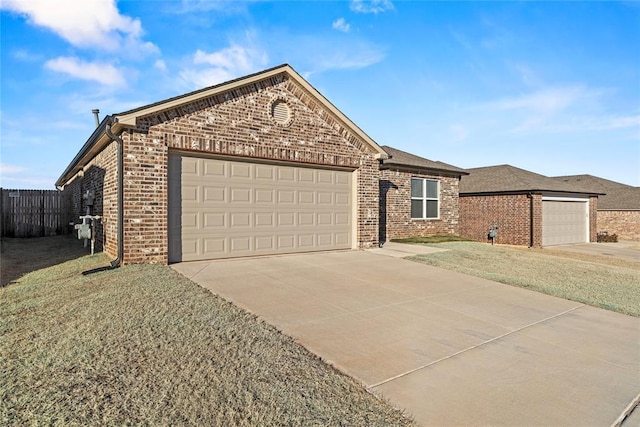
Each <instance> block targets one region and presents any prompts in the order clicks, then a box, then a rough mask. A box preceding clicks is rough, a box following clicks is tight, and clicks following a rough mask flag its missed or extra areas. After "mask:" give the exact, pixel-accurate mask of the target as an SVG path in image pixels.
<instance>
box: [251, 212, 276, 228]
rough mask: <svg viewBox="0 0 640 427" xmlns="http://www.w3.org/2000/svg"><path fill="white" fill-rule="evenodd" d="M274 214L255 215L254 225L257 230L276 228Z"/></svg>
mask: <svg viewBox="0 0 640 427" xmlns="http://www.w3.org/2000/svg"><path fill="white" fill-rule="evenodd" d="M274 216H275V214H274V213H271V212H269V213H254V224H255V226H256V228H260V227H269V228H271V227H273V226H274Z"/></svg>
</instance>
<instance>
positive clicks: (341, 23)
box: [332, 18, 351, 33]
mask: <svg viewBox="0 0 640 427" xmlns="http://www.w3.org/2000/svg"><path fill="white" fill-rule="evenodd" d="M332 26H333V29H334V30H338V31H342V32H343V33H348V32H349V31H350V30H351V25H349V24H347V21H345V20H344V18H338V19H336V20H335V21H333V24H332Z"/></svg>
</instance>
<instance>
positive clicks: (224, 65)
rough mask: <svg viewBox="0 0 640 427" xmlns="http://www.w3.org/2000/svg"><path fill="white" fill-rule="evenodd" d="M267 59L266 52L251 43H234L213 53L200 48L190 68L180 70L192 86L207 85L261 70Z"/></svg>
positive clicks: (181, 74)
mask: <svg viewBox="0 0 640 427" xmlns="http://www.w3.org/2000/svg"><path fill="white" fill-rule="evenodd" d="M267 61H268V57H267V54H266V52H264V51H262V50H260V49H258V48H255V47H253V46H252V45H251V44H249V45H247V46H241V45H239V44H235V43H232V44H231V46H229V47H226V48H224V49H220V50H218V51H215V52H211V53H207V52H205V51H202V50H200V49H198V50H197V51H196V52H195V54H194V55H193V57H192V62H191V64H190V66H189V68H187V69H183V70H182V71H181V72H180V78H181V80H182V81H183V82H184V83H186V84H187V85H188V86H190V87H193V88H199V87H207V86H212V85H215V84H218V83H222V82H225V81H228V80H232V79H234V78H237V77H240V76H243V75H246V74H250V73H253V72H256V71H259V69H261V68H264V66H265V65H266V64H267Z"/></svg>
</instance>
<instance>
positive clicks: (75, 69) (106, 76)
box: [45, 56, 125, 86]
mask: <svg viewBox="0 0 640 427" xmlns="http://www.w3.org/2000/svg"><path fill="white" fill-rule="evenodd" d="M45 67H46V68H48V69H50V70H52V71H57V72H59V73H64V74H67V75H69V76H71V77H75V78H78V79H82V80H92V81H96V82H98V83H100V84H103V85H105V86H125V78H124V75H123V74H122V72H121V71H120V70H118V69H117V68H116V67H114V66H113V65H111V64H107V63H100V62H85V61H82V60H81V59H78V58H76V57H69V56H61V57H58V58H56V59H51V60H49V61H47V62H46V63H45Z"/></svg>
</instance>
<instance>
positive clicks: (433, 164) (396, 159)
mask: <svg viewBox="0 0 640 427" xmlns="http://www.w3.org/2000/svg"><path fill="white" fill-rule="evenodd" d="M382 149H383V150H384V151H386V152H387V154H388V155H389V159H386V160H384V161H383V162H382V168H383V169H384V168H385V167H387V168H388V167H391V166H396V167H408V168H413V169H425V170H432V171H442V172H453V173H456V174H457V175H467V173H468V172H467V171H466V170H465V169H462V168H459V167H457V166H453V165H449V164H447V163H443V162H439V161H433V160H429V159H425V158H424V157H420V156H416V155H415V154H411V153H407V152H406V151H402V150H398V149H397V148H393V147H389V146H388V145H383V146H382Z"/></svg>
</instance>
